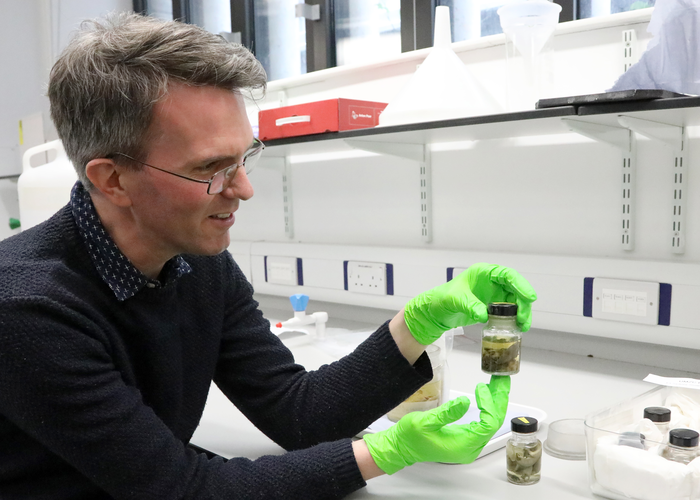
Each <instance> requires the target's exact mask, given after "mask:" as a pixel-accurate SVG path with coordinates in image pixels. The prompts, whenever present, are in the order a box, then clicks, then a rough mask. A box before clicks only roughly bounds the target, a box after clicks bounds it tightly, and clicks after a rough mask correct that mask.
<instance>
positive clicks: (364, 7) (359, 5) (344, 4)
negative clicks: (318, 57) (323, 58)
mask: <svg viewBox="0 0 700 500" xmlns="http://www.w3.org/2000/svg"><path fill="white" fill-rule="evenodd" d="M335 36H336V60H337V64H338V66H343V65H345V64H362V63H366V62H369V61H371V60H376V59H383V58H387V57H391V56H397V55H399V54H401V1H400V0H336V1H335Z"/></svg>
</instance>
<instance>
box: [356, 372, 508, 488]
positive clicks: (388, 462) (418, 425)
mask: <svg viewBox="0 0 700 500" xmlns="http://www.w3.org/2000/svg"><path fill="white" fill-rule="evenodd" d="M509 393H510V377H503V376H497V375H493V376H492V377H491V382H490V383H489V384H488V385H487V384H478V385H477V386H476V391H475V395H476V404H477V406H478V407H479V409H480V410H481V417H480V420H479V421H478V422H472V423H470V424H467V425H458V424H454V425H449V426H448V425H447V424H451V423H453V422H456V421H457V420H459V419H460V418H462V417H463V416H464V414H465V413H466V412H467V410H468V409H469V399H468V398H466V397H464V396H462V397H460V398H457V399H454V400H452V401H449V402H447V403H445V404H443V405H442V406H439V407H437V408H434V409H432V410H429V411H426V412H413V413H409V414H408V415H406V416H404V417H403V418H402V419H401V420H399V421H398V422H397V423H396V424H395V425H393V426H392V427H390V428H389V429H387V430H385V431H381V432H377V433H375V434H367V435H365V436H364V437H363V440H364V442H365V443H366V445H367V448H368V450H369V454H370V455H371V457H372V458H373V459H374V463H375V464H376V465H377V466H378V467H379V469H381V470H382V471H383V472H386V473H387V474H393V473H394V472H397V471H399V470H401V469H402V468H404V467H406V466H408V465H412V464H414V463H416V462H449V463H459V464H467V463H471V462H473V461H474V460H475V459H476V458H477V457H478V456H479V453H480V452H481V450H482V449H483V448H484V446H486V444H487V443H488V442H489V440H490V439H491V437H493V435H494V434H495V433H496V431H497V430H498V429H500V428H501V426H502V425H503V420H504V419H505V416H506V409H507V408H508V394H509Z"/></svg>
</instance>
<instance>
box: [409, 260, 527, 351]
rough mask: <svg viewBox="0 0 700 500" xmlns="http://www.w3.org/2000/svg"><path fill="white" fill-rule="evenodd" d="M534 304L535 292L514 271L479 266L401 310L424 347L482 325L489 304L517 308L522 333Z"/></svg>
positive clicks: (425, 293)
mask: <svg viewBox="0 0 700 500" xmlns="http://www.w3.org/2000/svg"><path fill="white" fill-rule="evenodd" d="M535 300H537V294H536V293H535V290H533V288H532V286H530V283H528V282H527V280H526V279H525V278H523V277H522V276H521V275H520V274H519V273H518V272H517V271H516V270H514V269H511V268H509V267H503V266H497V265H495V264H484V263H480V264H474V265H472V266H470V267H469V269H467V270H466V271H464V272H463V273H460V274H459V275H457V276H456V277H455V278H453V279H452V281H449V282H447V283H445V284H443V285H440V286H437V287H435V288H433V289H432V290H428V291H427V292H423V293H422V294H420V295H418V296H416V297H414V298H413V299H411V300H410V301H409V302H408V304H406V307H405V308H404V319H405V320H406V325H407V326H408V329H409V330H410V331H411V334H412V335H413V337H414V338H415V339H416V340H417V341H418V342H420V343H421V344H423V345H428V344H432V343H433V342H435V341H436V340H437V339H438V338H440V336H441V335H442V334H443V333H444V332H446V331H447V330H451V329H452V328H457V327H458V326H467V325H473V324H474V323H485V322H486V321H487V320H488V317H489V315H488V312H487V311H486V305H487V304H488V303H489V302H512V303H515V304H517V305H518V316H517V323H518V326H519V327H520V329H521V330H522V331H523V332H526V331H528V330H529V329H530V323H532V303H533V302H534V301H535Z"/></svg>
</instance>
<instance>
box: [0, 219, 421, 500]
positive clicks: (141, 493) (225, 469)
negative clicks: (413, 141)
mask: <svg viewBox="0 0 700 500" xmlns="http://www.w3.org/2000/svg"><path fill="white" fill-rule="evenodd" d="M186 260H187V262H188V263H189V264H190V266H191V267H192V272H190V273H188V274H186V275H184V276H182V277H181V278H179V279H178V280H176V281H175V282H174V284H173V285H172V286H166V287H163V288H156V289H152V288H147V287H144V288H143V289H141V290H140V291H139V292H138V293H137V294H136V295H135V296H133V297H131V298H130V299H127V300H125V301H123V302H119V301H117V299H116V298H115V296H114V293H113V292H112V291H111V290H110V289H109V287H108V286H107V285H106V284H105V282H104V281H102V280H101V279H100V277H99V275H98V273H97V271H96V269H95V267H94V265H93V263H92V262H91V260H90V258H89V256H88V253H87V251H86V248H85V245H84V243H83V241H82V240H81V238H80V236H79V234H78V230H77V227H76V225H75V222H74V219H73V216H72V215H71V211H70V208H69V207H68V206H66V207H65V208H63V209H62V210H61V211H59V212H58V213H57V214H56V215H55V216H54V217H53V218H51V219H50V220H49V221H47V222H45V223H43V224H40V225H39V226H36V227H34V228H31V229H29V230H27V231H24V232H22V233H20V234H19V235H16V236H14V237H12V238H9V239H7V240H4V241H2V242H0V499H3V500H12V499H32V500H43V499H52V500H54V499H55V500H58V499H88V498H90V499H94V498H115V499H127V498H128V499H168V500H170V499H219V498H221V499H227V500H228V499H249V498H251V499H252V498H256V499H263V498H264V499H267V498H270V499H275V498H284V499H297V498H299V499H302V498H303V499H325V498H342V497H344V496H346V495H347V494H349V493H350V492H352V491H355V490H357V489H358V488H361V487H362V486H364V484H365V483H364V481H363V480H362V477H361V475H360V472H359V469H358V467H357V464H356V462H355V459H354V456H353V453H352V448H351V441H350V439H349V437H351V436H353V435H354V434H356V433H357V432H359V431H361V430H362V429H364V428H365V427H366V426H367V425H368V424H369V423H371V422H372V421H374V420H375V419H376V418H378V417H379V416H380V415H382V414H383V413H385V412H386V411H387V410H388V409H390V408H391V407H393V406H395V405H396V404H398V403H399V402H400V401H402V400H403V399H404V398H405V397H407V396H408V395H409V394H411V393H412V392H413V391H415V390H416V389H417V388H418V387H419V386H420V385H422V384H423V383H425V382H426V381H427V379H428V378H429V377H430V376H431V370H430V364H429V361H428V360H427V357H426V356H425V355H424V356H422V357H421V358H420V359H419V360H418V362H417V363H416V364H415V365H414V366H410V365H409V363H408V362H407V361H406V360H405V358H403V356H402V355H401V353H400V352H399V351H398V349H397V347H396V344H395V343H394V341H393V339H392V338H391V335H390V334H389V332H388V326H387V324H385V325H383V326H382V327H380V328H379V329H378V330H377V332H375V333H374V334H373V335H372V336H371V337H370V338H369V339H368V340H367V341H366V342H364V343H363V344H362V345H361V346H360V347H359V348H358V349H357V350H356V351H355V352H353V353H352V354H350V355H349V356H347V357H345V358H343V359H342V360H340V361H338V362H336V363H332V364H330V365H326V366H324V367H322V368H320V369H319V370H316V371H313V372H307V371H305V370H304V368H303V367H301V366H299V365H297V364H295V363H294V359H293V357H292V354H291V353H290V352H289V350H288V349H287V348H286V347H285V346H284V345H283V344H282V343H281V342H280V341H279V339H278V338H277V337H276V336H275V335H273V334H272V333H270V328H269V323H268V321H267V320H265V319H264V318H263V316H262V313H261V312H260V310H259V309H258V308H257V303H256V302H255V301H254V300H253V298H252V294H253V290H252V287H251V286H250V284H249V283H248V282H247V281H246V279H245V277H244V276H243V274H242V273H241V271H240V269H239V268H238V266H237V265H236V263H235V262H234V261H233V259H232V258H231V256H230V254H228V252H224V253H222V254H220V255H218V256H215V257H198V256H191V255H188V256H186ZM212 380H213V381H214V382H215V383H216V384H217V385H218V387H219V388H220V389H221V390H222V391H223V393H224V394H226V396H227V397H228V398H229V399H230V400H231V401H232V402H233V403H234V404H235V405H236V406H237V407H238V408H239V409H240V410H241V411H242V412H243V413H244V414H245V415H246V416H247V417H248V418H249V419H250V420H251V421H252V422H253V423H254V424H255V425H256V426H257V427H258V428H259V429H260V430H261V431H262V432H263V433H265V434H266V435H267V436H269V437H270V438H271V439H272V440H274V441H275V442H276V443H278V444H279V445H281V446H282V447H284V448H285V449H287V450H290V451H289V453H286V454H284V455H282V456H267V457H262V458H259V459H258V460H254V461H252V460H248V459H245V458H234V459H232V460H228V461H226V460H224V459H221V458H213V459H208V458H207V457H206V456H205V455H204V454H197V453H196V452H194V451H193V450H191V449H189V448H188V447H187V446H186V444H187V443H188V442H189V440H190V438H191V437H192V434H193V433H194V430H195V428H196V427H197V425H198V423H199V419H200V417H201V415H202V411H203V409H204V403H205V401H206V398H207V394H208V390H209V386H210V384H211V381H212Z"/></svg>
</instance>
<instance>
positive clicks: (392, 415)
mask: <svg viewBox="0 0 700 500" xmlns="http://www.w3.org/2000/svg"><path fill="white" fill-rule="evenodd" d="M425 352H426V353H428V358H429V359H430V364H431V365H432V366H433V379H432V380H431V381H430V382H428V383H427V384H425V385H424V386H422V387H421V388H420V389H418V390H417V391H416V392H414V393H413V394H411V395H410V396H409V397H408V399H406V400H405V401H404V402H403V403H401V404H400V405H398V406H397V407H396V408H394V409H393V410H391V411H390V412H389V413H387V414H386V416H387V418H388V419H389V420H391V421H392V422H398V421H399V420H400V419H401V417H403V416H404V415H406V414H407V413H411V412H414V411H426V410H430V409H433V408H437V407H438V406H439V405H440V401H441V399H442V379H443V376H444V374H443V369H444V364H443V360H442V356H441V350H440V348H439V347H438V346H436V345H433V344H430V345H429V346H427V347H426V348H425Z"/></svg>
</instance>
